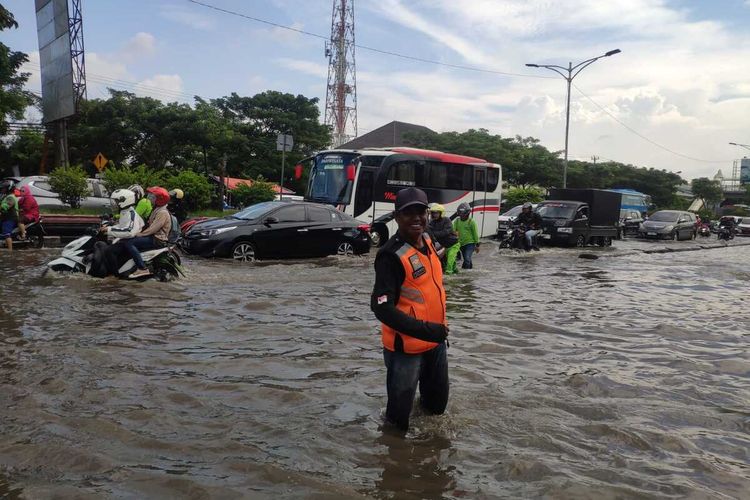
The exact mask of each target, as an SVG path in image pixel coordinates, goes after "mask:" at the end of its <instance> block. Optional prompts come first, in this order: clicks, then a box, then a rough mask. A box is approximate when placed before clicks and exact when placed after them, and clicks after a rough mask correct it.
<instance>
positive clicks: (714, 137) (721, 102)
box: [2, 0, 750, 179]
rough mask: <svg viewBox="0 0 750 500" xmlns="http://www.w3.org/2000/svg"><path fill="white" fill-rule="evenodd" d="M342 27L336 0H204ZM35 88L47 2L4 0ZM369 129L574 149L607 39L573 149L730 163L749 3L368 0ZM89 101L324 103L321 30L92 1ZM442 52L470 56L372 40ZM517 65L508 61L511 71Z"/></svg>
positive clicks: (743, 97)
mask: <svg viewBox="0 0 750 500" xmlns="http://www.w3.org/2000/svg"><path fill="white" fill-rule="evenodd" d="M201 1H202V2H203V3H207V4H210V5H213V6H216V7H219V8H222V9H226V10H231V11H235V12H237V13H239V14H242V15H245V16H250V17H256V18H261V19H264V20H267V21H270V22H273V23H277V24H280V25H283V26H289V27H293V28H295V29H299V30H304V31H307V32H310V33H315V34H319V35H322V36H323V37H328V36H330V30H331V8H332V4H333V0H201ZM3 3H4V5H5V6H6V8H8V9H9V10H10V11H11V12H12V13H13V14H14V15H15V17H16V20H17V21H18V23H19V29H17V30H8V31H4V32H3V33H2V39H3V42H4V43H6V44H7V45H9V46H10V47H11V48H12V49H13V50H21V51H24V52H27V53H28V54H29V56H30V60H31V61H30V63H29V64H27V65H26V66H25V68H24V69H25V70H27V71H31V72H32V77H31V79H30V80H29V84H28V87H29V88H30V89H32V90H35V91H39V89H40V88H41V85H40V83H39V69H38V60H39V57H38V46H37V37H36V25H35V24H36V21H35V14H34V2H32V1H29V0H5V1H4V2H3ZM354 5H355V11H354V16H355V36H356V44H357V45H360V46H362V48H358V49H356V70H357V100H358V128H359V133H360V135H361V134H363V133H366V132H367V131H369V130H373V129H375V128H377V127H379V126H381V125H383V124H385V123H388V122H390V121H392V120H399V121H405V122H410V123H417V124H420V125H424V126H427V127H429V128H431V129H432V130H435V131H438V132H446V131H459V132H461V131H465V130H468V129H471V128H486V129H488V130H489V131H490V132H492V133H495V134H500V135H502V136H504V137H513V136H516V135H521V136H524V137H527V136H532V137H536V138H538V139H540V141H541V143H542V144H543V145H544V146H546V147H547V148H549V149H550V150H555V151H557V150H562V149H563V148H564V138H565V107H566V106H565V104H566V82H565V80H564V79H563V78H562V77H560V76H559V75H556V74H555V73H552V72H551V71H549V70H545V69H541V68H540V69H535V68H527V67H526V66H525V63H536V64H557V65H561V66H567V64H568V62H572V63H573V64H574V65H575V64H577V63H578V62H580V61H583V60H586V59H589V58H591V57H596V56H598V55H601V54H603V53H605V52H607V51H609V50H611V49H616V48H617V49H620V50H621V51H622V52H621V53H620V54H617V55H614V56H612V57H607V58H603V59H600V60H598V61H596V62H595V63H594V64H592V65H591V66H589V67H587V68H586V69H585V70H584V71H583V72H582V73H580V74H579V75H578V76H577V77H576V78H575V79H574V80H573V87H572V90H571V105H570V135H569V137H570V139H569V157H570V158H572V159H581V160H591V158H592V157H598V161H607V160H615V161H620V162H623V163H632V164H634V165H637V166H645V167H653V168H658V169H666V170H668V171H673V172H681V175H682V176H683V177H684V178H686V179H691V178H695V177H703V176H709V177H712V176H713V175H714V174H715V173H716V171H717V170H718V169H721V170H722V171H723V173H724V174H725V175H728V174H730V173H731V170H732V162H733V160H735V159H737V158H740V157H742V156H744V155H749V156H750V151H748V150H747V149H745V148H741V147H737V146H732V145H729V144H728V143H729V142H736V143H744V144H750V127H749V126H748V125H749V123H748V122H749V121H750V78H749V74H750V73H749V72H750V34H748V33H749V32H748V29H747V27H748V25H750V0H710V1H708V0H619V1H617V2H614V1H611V2H610V1H602V0H462V1H460V2H459V1H456V0H357V1H356V2H354ZM83 23H84V28H83V30H84V39H85V48H86V71H87V84H88V97H89V98H102V97H105V96H106V95H107V92H106V88H107V87H113V88H118V89H123V90H130V91H134V92H135V93H137V94H139V95H149V96H152V97H157V98H159V99H161V100H164V101H181V102H192V96H194V95H199V96H201V97H203V98H215V97H221V96H225V95H229V94H230V93H231V92H237V93H238V94H240V95H254V94H256V93H258V92H263V91H265V90H278V91H283V92H289V93H293V94H303V95H305V96H307V97H318V98H319V99H320V107H321V120H322V116H323V113H322V108H323V105H324V102H325V94H326V77H327V62H328V61H327V59H326V58H325V56H324V40H323V39H321V38H318V37H313V36H306V35H303V34H300V33H296V32H292V31H288V30H285V29H281V28H278V27H273V26H269V25H266V24H262V23H258V22H256V21H252V20H249V19H247V18H246V17H241V16H237V15H229V14H225V13H222V12H218V11H216V10H212V9H209V8H207V7H205V6H201V5H198V4H195V3H193V2H190V1H189V0H83ZM364 47H372V48H376V49H380V50H383V51H390V52H396V53H399V54H403V55H407V56H412V57H417V58H422V59H429V60H433V61H437V62H441V63H444V64H447V65H458V66H467V67H471V68H476V69H482V70H485V71H471V70H467V69H458V68H453V67H450V66H446V65H438V64H429V63H423V62H417V61H414V60H409V59H405V58H399V57H394V56H389V55H385V54H382V53H377V52H373V51H369V50H366V49H365V48H364ZM503 73H505V74H503Z"/></svg>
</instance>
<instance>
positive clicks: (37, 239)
mask: <svg viewBox="0 0 750 500" xmlns="http://www.w3.org/2000/svg"><path fill="white" fill-rule="evenodd" d="M45 235H46V233H45V231H44V225H43V224H42V220H41V219H39V221H38V222H31V223H29V224H26V238H25V239H21V230H20V229H19V228H15V229H14V230H13V232H12V233H11V234H10V237H11V239H12V240H13V248H22V247H31V248H42V247H43V246H44V236H45Z"/></svg>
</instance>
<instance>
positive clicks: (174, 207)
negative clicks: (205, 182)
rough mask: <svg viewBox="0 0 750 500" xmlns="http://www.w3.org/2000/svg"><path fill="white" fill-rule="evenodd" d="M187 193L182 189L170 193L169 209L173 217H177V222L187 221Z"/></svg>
mask: <svg viewBox="0 0 750 500" xmlns="http://www.w3.org/2000/svg"><path fill="white" fill-rule="evenodd" d="M184 199H185V193H184V191H183V190H182V189H173V190H171V191H170V192H169V205H168V206H167V208H168V209H169V211H170V212H172V215H174V216H175V217H177V222H179V223H180V224H182V222H183V221H184V220H185V219H187V208H186V207H185V203H184Z"/></svg>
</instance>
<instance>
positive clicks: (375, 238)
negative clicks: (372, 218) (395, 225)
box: [370, 224, 388, 248]
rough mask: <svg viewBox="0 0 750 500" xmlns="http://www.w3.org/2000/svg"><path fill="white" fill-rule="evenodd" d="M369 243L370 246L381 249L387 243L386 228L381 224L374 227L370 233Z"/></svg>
mask: <svg viewBox="0 0 750 500" xmlns="http://www.w3.org/2000/svg"><path fill="white" fill-rule="evenodd" d="M370 241H371V242H372V246H374V247H376V248H378V247H382V246H383V245H384V244H385V242H386V241H388V228H387V227H385V226H384V225H382V224H378V225H376V226H374V227H373V228H372V231H371V232H370Z"/></svg>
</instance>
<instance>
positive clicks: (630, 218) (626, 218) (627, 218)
mask: <svg viewBox="0 0 750 500" xmlns="http://www.w3.org/2000/svg"><path fill="white" fill-rule="evenodd" d="M625 220H633V218H632V217H625Z"/></svg>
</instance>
